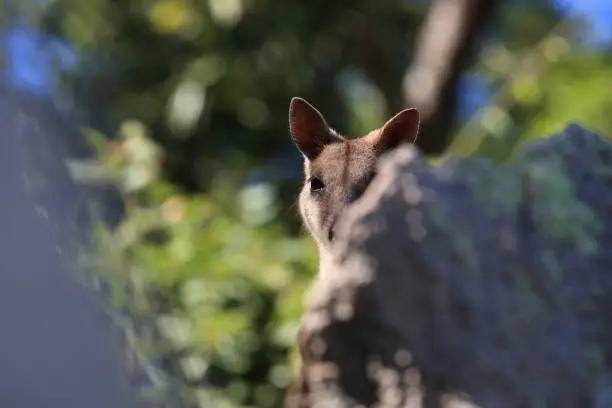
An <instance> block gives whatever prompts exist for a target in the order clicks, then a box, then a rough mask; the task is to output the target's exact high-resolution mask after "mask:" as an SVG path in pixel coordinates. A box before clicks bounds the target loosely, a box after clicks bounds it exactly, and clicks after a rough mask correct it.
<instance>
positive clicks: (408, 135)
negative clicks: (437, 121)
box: [374, 108, 420, 154]
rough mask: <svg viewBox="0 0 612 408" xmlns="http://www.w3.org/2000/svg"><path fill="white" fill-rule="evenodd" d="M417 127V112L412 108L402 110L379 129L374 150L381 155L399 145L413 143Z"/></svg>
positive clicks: (418, 119) (418, 120)
mask: <svg viewBox="0 0 612 408" xmlns="http://www.w3.org/2000/svg"><path fill="white" fill-rule="evenodd" d="M419 125H420V115H419V111H418V110H416V109H414V108H411V109H404V110H403V111H401V112H400V113H398V114H397V115H395V116H393V117H392V118H391V119H389V120H388V121H387V122H386V123H385V124H384V125H383V126H382V127H380V130H379V131H378V133H377V134H376V136H375V139H374V149H375V150H376V152H377V153H378V154H382V153H385V152H387V151H389V150H393V149H395V148H396V147H398V146H399V145H400V144H401V143H404V142H406V143H414V142H415V141H416V139H417V136H418V134H419Z"/></svg>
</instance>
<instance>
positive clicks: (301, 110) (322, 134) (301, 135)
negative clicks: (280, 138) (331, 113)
mask: <svg viewBox="0 0 612 408" xmlns="http://www.w3.org/2000/svg"><path fill="white" fill-rule="evenodd" d="M289 133H290V134H291V139H293V142H294V143H295V145H296V146H297V148H298V149H299V150H300V152H302V154H303V155H304V156H306V158H308V159H309V160H313V159H314V158H315V157H317V156H318V155H319V153H321V151H322V150H323V147H324V146H325V145H326V144H327V143H329V142H330V140H331V134H330V129H329V126H328V125H327V122H326V121H325V118H324V117H323V115H322V114H321V112H319V111H318V110H317V109H316V108H315V107H314V106H312V105H311V104H309V103H308V102H306V100H304V99H302V98H298V97H294V98H291V103H290V105H289Z"/></svg>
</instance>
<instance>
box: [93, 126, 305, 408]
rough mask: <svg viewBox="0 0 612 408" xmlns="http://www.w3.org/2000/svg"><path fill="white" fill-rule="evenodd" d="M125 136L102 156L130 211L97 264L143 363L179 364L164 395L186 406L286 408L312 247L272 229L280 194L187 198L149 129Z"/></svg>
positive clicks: (224, 190)
mask: <svg viewBox="0 0 612 408" xmlns="http://www.w3.org/2000/svg"><path fill="white" fill-rule="evenodd" d="M122 129H123V134H122V137H121V138H119V139H118V140H116V141H114V142H111V143H109V144H106V145H101V146H99V147H100V149H99V160H98V162H99V163H100V165H101V166H102V167H103V169H104V171H106V172H108V177H107V179H110V180H114V182H115V183H116V185H117V186H118V187H119V188H121V189H122V190H123V192H124V196H125V203H126V208H127V209H126V214H125V217H124V219H123V221H122V222H121V224H120V225H119V226H118V227H117V228H116V229H115V230H112V231H111V230H108V229H107V228H106V227H104V226H99V228H98V242H99V244H100V245H99V251H98V253H97V254H96V259H97V261H96V262H95V264H96V269H97V271H98V272H99V273H100V274H101V276H102V277H104V278H105V280H106V281H107V282H108V283H109V287H110V293H111V301H112V304H113V306H114V309H113V310H115V311H116V310H122V311H123V312H124V313H123V318H122V319H117V321H118V322H119V323H120V324H122V325H123V326H124V328H125V330H126V333H128V339H129V340H130V341H131V342H132V346H133V347H134V349H135V350H136V351H137V353H138V354H139V355H140V358H141V359H142V361H141V363H142V364H144V365H145V366H146V365H148V364H149V365H150V364H153V363H154V362H158V363H159V362H161V361H164V360H167V359H168V358H169V356H170V360H171V361H170V363H166V364H165V366H164V367H163V368H164V369H165V372H163V371H159V370H155V376H153V378H152V380H153V384H154V391H156V393H157V394H154V395H161V396H163V397H164V398H167V395H166V394H159V393H160V392H161V391H164V392H167V391H168V390H170V389H172V388H173V387H174V388H177V387H178V389H179V390H180V394H181V395H182V397H181V399H182V400H183V401H184V402H196V401H199V402H200V403H201V404H202V406H205V405H206V403H205V402H204V401H208V400H209V399H211V398H212V399H213V400H214V401H216V402H214V403H213V405H214V406H217V405H218V404H221V405H222V406H228V407H229V406H234V407H238V406H261V407H265V406H277V405H278V403H279V400H280V398H281V395H282V394H281V392H282V389H283V388H284V387H285V386H286V385H287V383H288V382H289V381H290V379H291V375H292V370H291V367H290V365H289V360H288V352H289V351H290V350H291V349H292V347H293V342H294V339H295V335H296V331H297V321H298V319H299V315H300V312H301V305H302V295H303V292H304V290H305V288H306V286H307V285H308V283H309V280H310V278H311V277H312V273H313V272H314V271H315V257H314V255H315V254H314V250H313V248H312V245H310V244H309V243H308V242H306V241H305V238H303V237H302V238H290V237H287V236H286V234H284V233H283V230H282V229H280V228H279V227H278V225H275V223H274V222H272V221H273V218H271V217H270V215H269V212H270V211H271V210H270V204H271V203H274V202H275V201H274V199H273V198H272V199H271V198H270V197H267V196H266V195H269V194H273V189H270V188H266V186H265V185H257V186H254V187H246V188H244V189H242V190H240V191H238V190H235V189H233V188H231V187H228V186H227V185H221V186H219V187H214V188H213V189H212V192H210V193H208V194H194V195H184V194H181V192H180V191H178V190H177V188H176V187H174V186H172V185H171V184H169V183H167V182H165V181H163V180H162V179H160V178H158V177H154V176H151V175H152V174H156V169H157V167H158V164H159V163H158V158H159V157H161V155H160V154H159V148H158V147H157V146H156V145H155V144H154V142H152V141H151V140H150V139H149V138H147V137H146V135H145V134H143V133H142V127H141V126H140V125H139V124H137V123H135V122H133V121H132V122H129V123H128V124H126V125H124V126H123V127H122ZM134 140H137V141H138V143H139V145H138V148H137V149H134V148H133V146H132V145H133V144H134V143H135V142H134ZM143 152H148V153H149V155H145V154H143ZM125 317H128V318H127V319H125ZM136 322H144V323H145V324H137V323H136ZM151 329H154V331H155V335H153V336H152V335H150V334H147V333H150V331H151ZM162 365H164V364H162ZM215 391H216V392H215ZM220 391H222V392H220ZM206 406H209V405H206Z"/></svg>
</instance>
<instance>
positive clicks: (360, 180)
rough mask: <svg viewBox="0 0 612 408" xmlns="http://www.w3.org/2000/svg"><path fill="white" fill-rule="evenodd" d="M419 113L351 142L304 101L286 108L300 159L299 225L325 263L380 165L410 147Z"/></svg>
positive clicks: (413, 111)
mask: <svg viewBox="0 0 612 408" xmlns="http://www.w3.org/2000/svg"><path fill="white" fill-rule="evenodd" d="M418 130H419V113H418V111H417V110H416V109H405V110H403V111H401V112H399V113H398V114H396V115H395V116H393V117H392V118H391V119H389V120H388V121H387V122H386V123H385V124H384V125H382V126H381V127H379V128H377V129H374V130H372V131H371V132H369V133H368V134H366V135H365V136H362V137H359V138H354V139H349V138H346V137H344V136H342V135H341V134H339V133H338V132H336V131H335V130H334V129H332V128H331V127H330V126H329V125H328V124H327V121H326V120H325V118H324V117H323V115H322V114H321V113H320V112H319V111H318V110H317V109H316V108H315V107H313V106H312V105H311V104H309V103H308V102H307V101H305V100H304V99H302V98H297V97H295V98H293V99H291V103H290V106H289V132H290V134H291V138H292V140H293V142H294V143H295V145H296V146H297V148H298V149H299V151H300V152H301V153H302V155H303V157H304V176H305V178H304V185H303V187H302V191H301V192H300V196H299V209H300V215H301V217H302V220H303V222H304V224H305V226H306V228H307V229H308V231H309V232H310V234H311V236H312V237H313V238H314V240H315V242H316V244H317V247H318V251H319V257H320V258H325V256H326V252H327V250H328V248H329V245H330V244H331V242H332V241H333V239H334V228H335V225H336V221H337V220H338V216H339V215H340V213H341V211H342V210H343V208H344V207H345V206H346V205H348V204H350V203H351V202H353V201H355V200H357V199H358V198H359V197H361V195H362V194H363V192H364V191H365V189H366V187H367V186H368V185H369V184H370V182H371V181H372V179H373V178H374V176H375V175H376V166H377V162H378V159H379V157H380V156H381V155H383V154H384V153H387V152H389V151H391V150H393V149H395V148H397V147H398V146H400V145H401V144H402V143H414V141H415V140H416V138H417V134H418Z"/></svg>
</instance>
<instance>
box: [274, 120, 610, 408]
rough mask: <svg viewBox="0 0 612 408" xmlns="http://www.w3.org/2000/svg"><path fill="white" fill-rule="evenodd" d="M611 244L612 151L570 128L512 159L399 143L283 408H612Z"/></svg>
mask: <svg viewBox="0 0 612 408" xmlns="http://www.w3.org/2000/svg"><path fill="white" fill-rule="evenodd" d="M611 248H612V144H610V143H609V142H607V141H606V140H605V139H603V138H601V137H600V136H598V135H597V134H595V133H593V132H591V131H589V130H587V129H585V128H583V127H580V126H579V125H575V124H571V125H569V126H568V127H567V128H565V129H564V130H563V131H561V132H559V133H558V134H556V135H553V136H551V137H550V138H546V139H542V140H541V141H537V142H532V143H531V144H529V145H528V146H527V147H526V148H525V149H524V150H523V151H522V152H521V153H520V154H519V155H518V156H517V157H515V158H514V159H512V161H510V162H507V163H495V162H493V161H490V160H486V159H477V158H466V159H452V160H449V161H447V162H446V163H444V164H443V165H441V166H439V167H432V166H430V165H428V164H427V163H426V162H425V161H424V159H423V158H422V157H420V155H419V154H418V152H417V151H416V150H415V149H413V148H412V147H410V146H406V147H403V148H401V149H399V150H397V151H396V152H395V153H393V154H392V155H391V156H389V157H388V158H387V159H386V160H385V161H383V164H382V166H381V169H380V172H379V175H378V176H377V178H376V179H375V181H374V182H373V184H372V185H371V187H370V188H369V189H368V191H367V192H366V194H365V195H364V197H363V198H362V199H361V200H360V201H359V202H357V203H356V204H355V205H354V206H353V207H352V208H350V209H349V210H348V211H347V212H346V214H345V217H344V219H343V220H342V223H341V225H340V231H339V234H338V241H337V244H336V245H335V260H334V262H333V263H332V264H330V265H326V266H325V267H324V269H323V270H321V271H320V274H319V277H318V278H317V281H316V282H315V284H314V286H313V288H312V291H311V293H310V299H309V306H308V309H307V312H306V313H305V315H304V319H303V323H302V334H301V349H302V353H303V356H302V357H303V361H304V365H303V367H302V376H301V377H300V378H298V380H297V381H296V384H295V388H294V389H293V391H292V392H290V393H289V395H288V399H287V403H286V406H293V407H295V406H301V407H306V406H309V407H314V406H317V407H318V406H321V407H323V406H378V407H399V406H404V407H409V406H410V407H420V406H426V407H433V406H457V407H458V406H462V405H460V404H466V403H465V402H463V403H462V402H459V401H460V400H470V401H471V403H473V404H475V405H476V406H479V407H483V408H484V407H486V408H497V407H508V408H510V407H513V408H514V407H521V408H523V407H525V408H527V407H529V408H531V407H534V408H536V407H554V408H570V407H572V408H573V407H576V408H577V407H581V408H587V407H612V377H610V373H611V368H612V359H611V357H612V354H611V352H612V324H611V323H612V250H611ZM334 396H335V397H337V398H341V400H342V401H343V404H339V403H338V400H336V399H335V398H334ZM449 396H454V397H452V398H451V397H449ZM317 402H319V403H320V404H322V405H318V404H317Z"/></svg>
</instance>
